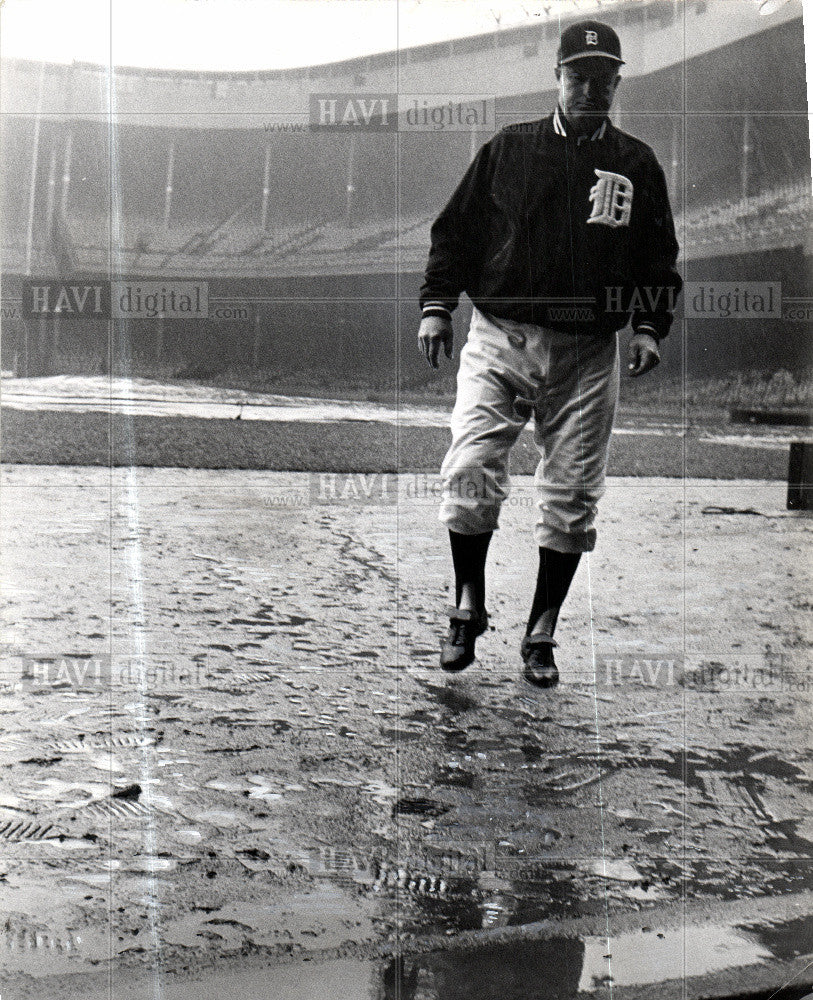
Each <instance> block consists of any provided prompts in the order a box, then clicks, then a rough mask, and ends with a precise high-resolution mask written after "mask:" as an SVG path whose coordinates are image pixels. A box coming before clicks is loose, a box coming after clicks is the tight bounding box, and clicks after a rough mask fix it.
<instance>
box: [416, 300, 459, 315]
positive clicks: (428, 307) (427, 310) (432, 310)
mask: <svg viewBox="0 0 813 1000" xmlns="http://www.w3.org/2000/svg"><path fill="white" fill-rule="evenodd" d="M421 315H422V316H442V317H444V318H445V319H451V318H452V310H451V309H450V308H449V307H448V306H447V305H446V304H445V303H444V302H437V301H430V302H424V303H423V305H422V306H421Z"/></svg>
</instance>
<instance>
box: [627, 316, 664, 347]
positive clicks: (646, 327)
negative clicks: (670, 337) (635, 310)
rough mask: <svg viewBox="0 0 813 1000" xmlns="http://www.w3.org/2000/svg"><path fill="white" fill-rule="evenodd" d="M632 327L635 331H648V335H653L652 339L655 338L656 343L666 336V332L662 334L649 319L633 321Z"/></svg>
mask: <svg viewBox="0 0 813 1000" xmlns="http://www.w3.org/2000/svg"><path fill="white" fill-rule="evenodd" d="M632 328H633V330H634V331H635V332H636V333H648V334H649V336H650V337H654V339H655V340H657V341H658V343H660V341H661V340H662V338H663V337H665V336H666V334H662V333H661V332H660V331H659V330H658V328H657V327H656V326H655V324H654V323H651V322H650V321H649V320H640V321H637V322H633V324H632Z"/></svg>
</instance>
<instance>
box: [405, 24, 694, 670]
mask: <svg viewBox="0 0 813 1000" xmlns="http://www.w3.org/2000/svg"><path fill="white" fill-rule="evenodd" d="M622 63H623V60H622V58H621V44H620V42H619V39H618V36H617V35H616V33H615V32H614V31H613V29H612V28H611V27H610V26H609V25H606V24H603V23H601V22H599V21H582V22H579V23H577V24H572V25H570V26H569V27H568V28H567V29H565V31H564V32H563V33H562V35H561V38H560V45H559V50H558V53H557V60H556V68H555V75H556V79H557V81H558V91H559V103H558V106H557V108H556V109H555V111H554V112H553V114H551V115H549V116H548V117H546V118H543V119H541V120H539V121H533V122H526V123H522V124H519V125H511V126H508V127H506V128H505V129H503V130H502V131H501V132H499V133H498V134H497V135H496V136H495V137H494V138H493V139H492V140H491V141H490V142H487V143H486V144H485V146H483V147H482V149H481V150H480V152H479V153H478V155H477V156H476V157H475V159H474V160H473V162H472V164H471V166H470V167H469V169H468V171H467V172H466V174H465V176H464V177H463V180H462V181H461V182H460V184H459V186H458V188H457V190H456V191H455V192H454V194H453V195H452V197H451V200H450V201H449V203H448V205H447V206H446V207H445V208H444V209H443V211H442V212H441V214H440V215H439V216H438V218H437V220H436V221H435V223H434V225H433V226H432V247H431V251H430V254H429V261H428V264H427V268H426V279H425V282H424V285H423V287H422V289H421V307H422V310H423V316H422V320H421V326H420V332H419V343H420V346H421V349H422V351H423V352H424V354H425V356H426V358H427V360H428V361H429V363H430V365H432V367H434V368H437V366H438V363H439V358H440V352H441V349H443V351H444V353H445V355H446V357H447V358H450V357H451V355H452V322H451V313H452V310H453V309H454V308H455V307H456V305H457V302H458V298H459V296H460V293H461V292H464V291H465V292H466V293H467V294H468V296H469V298H470V299H471V300H472V302H473V304H474V313H473V317H472V322H471V328H470V330H469V336H468V341H467V343H466V345H465V347H464V348H463V350H462V353H461V357H460V369H459V372H458V376H457V399H456V402H455V407H454V412H453V414H452V422H451V429H452V444H451V447H450V448H449V451H448V453H447V455H446V458H445V459H444V462H443V467H442V470H441V477H442V479H443V501H442V506H441V515H440V516H441V520H442V521H443V522H444V523H445V524H446V525H447V527H448V529H449V538H450V541H451V548H452V561H453V565H454V572H455V606H454V608H452V609H450V614H449V617H450V627H449V633H448V636H447V637H446V639H445V640H444V642H443V645H442V649H441V666H442V667H443V668H444V669H445V670H450V671H456V670H462V669H463V668H465V667H466V666H468V665H469V664H470V663H471V662H472V661H473V659H474V655H475V640H476V639H477V637H478V636H479V635H481V634H482V633H483V632H484V631H485V629H486V627H487V623H488V615H487V612H486V595H485V564H486V555H487V552H488V546H489V542H490V540H491V535H492V532H493V531H494V530H495V529H496V527H497V523H498V519H499V513H500V505H501V503H502V502H503V501H504V500H505V498H506V496H507V495H508V488H509V477H508V457H509V452H510V450H511V447H512V445H513V444H514V443H515V442H516V440H517V438H518V436H519V434H520V432H521V430H522V429H523V427H524V426H525V424H526V423H527V421H528V420H529V419H530V417H531V416H532V415H533V417H534V432H535V440H536V444H537V447H538V449H539V451H540V454H541V460H540V462H539V466H538V468H537V471H536V476H535V489H536V493H537V502H538V508H539V515H538V519H537V523H536V529H535V536H536V542H537V545H538V546H539V575H538V578H537V582H536V590H535V593H534V596H533V600H532V602H531V608H530V614H529V616H528V623H527V628H526V634H525V637H524V639H523V641H522V646H521V656H522V660H523V663H524V676H525V678H526V679H527V680H528V681H530V682H531V683H532V684H536V685H538V686H540V687H549V686H551V685H553V684H555V683H556V682H557V680H558V671H557V668H556V664H555V661H554V656H553V647H554V646H555V645H556V642H555V641H554V638H553V635H554V629H555V627H556V621H557V618H558V615H559V609H560V607H561V605H562V602H563V601H564V599H565V596H566V594H567V592H568V589H569V587H570V584H571V581H572V579H573V576H574V574H575V572H576V567H577V566H578V563H579V559H580V557H581V554H582V552H590V551H592V549H593V547H594V546H595V541H596V532H595V529H594V527H593V523H594V520H595V514H596V505H597V503H598V500H599V498H600V497H601V496H602V494H603V492H604V477H605V469H606V465H607V451H608V446H609V441H610V432H611V430H612V425H613V419H614V416H615V407H616V401H617V397H618V366H619V362H618V343H617V332H618V330H619V329H621V328H622V327H624V326H626V325H627V323H631V325H632V330H633V335H632V337H631V339H630V342H629V351H628V358H627V365H628V373H629V374H630V375H631V376H633V377H637V376H639V375H643V374H644V373H645V372H648V371H650V370H651V369H652V368H654V367H655V365H657V364H658V361H659V353H658V343H659V341H660V340H661V339H662V338H663V337H665V336H666V334H667V333H668V331H669V327H670V325H671V322H672V315H673V311H674V307H675V300H676V298H677V295H678V294H679V292H680V289H681V287H682V282H681V279H680V276H679V274H678V273H677V270H676V268H675V265H676V261H677V256H678V244H677V241H676V239H675V231H674V224H673V221H672V213H671V210H670V207H669V199H668V195H667V190H666V182H665V179H664V175H663V171H662V170H661V167H660V165H659V164H658V162H657V160H656V158H655V154H654V153H653V151H652V150H651V149H650V148H649V146H647V145H646V144H645V143H643V142H641V141H640V140H638V139H635V138H633V137H632V136H629V135H626V134H625V133H624V132H621V131H620V130H619V129H617V128H615V127H614V126H613V125H612V124H611V123H610V121H609V119H608V117H607V115H608V113H609V111H610V107H611V105H612V102H613V97H614V95H615V91H616V88H617V87H618V84H619V81H620V79H621V78H620V76H619V72H618V71H619V67H620V66H621V65H622Z"/></svg>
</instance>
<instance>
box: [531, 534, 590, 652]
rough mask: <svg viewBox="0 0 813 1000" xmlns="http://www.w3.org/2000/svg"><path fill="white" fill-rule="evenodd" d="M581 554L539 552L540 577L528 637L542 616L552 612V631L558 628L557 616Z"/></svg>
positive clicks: (532, 607)
mask: <svg viewBox="0 0 813 1000" xmlns="http://www.w3.org/2000/svg"><path fill="white" fill-rule="evenodd" d="M581 555H582V554H581V552H556V551H555V550H554V549H543V548H540V550H539V575H538V576H537V578H536V592H535V593H534V601H533V604H532V606H531V614H530V617H529V618H528V629H527V632H526V635H530V634H531V632H532V631H533V628H534V626H535V625H536V623H537V621H539V618H540V616H541V615H543V614H544V613H545V612H546V611H552V609H556V611H552V616H551V617H552V621H551V622H550V631H551V634H552V633H553V629H554V628H555V626H556V614H557V612H558V609H559V607H560V606H561V604H562V602H563V601H564V599H565V597H566V596H567V592H568V590H569V589H570V584H571V583H572V581H573V577H574V575H575V573H576V567H577V566H578V565H579V559H581Z"/></svg>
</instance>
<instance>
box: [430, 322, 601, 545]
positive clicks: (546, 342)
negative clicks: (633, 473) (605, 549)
mask: <svg viewBox="0 0 813 1000" xmlns="http://www.w3.org/2000/svg"><path fill="white" fill-rule="evenodd" d="M617 400H618V338H617V335H615V334H613V335H612V336H609V337H608V336H606V335H604V336H600V335H594V336H593V335H591V336H581V335H574V334H570V333H561V332H559V331H556V330H548V329H546V328H544V327H540V326H533V325H531V324H528V323H516V322H513V321H512V320H505V319H499V318H497V317H494V316H490V315H486V314H484V313H481V312H480V311H479V310H478V309H475V310H474V315H473V316H472V321H471V328H470V330H469V338H468V342H467V343H466V345H465V347H464V348H463V351H462V353H461V356H460V369H459V371H458V375H457V399H456V402H455V406H454V411H453V413H452V423H451V428H452V445H451V447H450V449H449V451H448V452H447V454H446V458H445V459H444V461H443V466H442V468H441V477H442V480H443V500H442V504H441V511H440V519H441V521H442V522H443V523H444V524H446V525H447V527H448V528H450V529H451V530H452V531H456V532H459V533H460V534H464V535H475V534H479V533H481V532H485V531H493V530H494V529H495V528H497V524H498V520H499V515H500V507H501V505H502V503H503V501H504V500H505V499H506V497H507V496H508V492H509V488H510V478H509V475H508V458H509V452H510V450H511V447H512V445H513V444H514V443H515V442H516V440H517V438H518V437H519V434H520V431H521V430H522V429H523V427H524V426H525V424H526V423H527V422H528V420H529V419H530V417H531V415H533V417H534V440H535V442H536V446H537V448H538V449H539V452H540V455H541V459H540V462H539V465H538V467H537V470H536V475H535V479H534V485H535V492H536V498H537V506H538V509H539V514H538V518H537V523H536V527H535V531H534V534H535V538H536V542H537V545H539V546H545V547H546V548H550V549H555V550H556V551H558V552H590V551H592V549H593V548H594V546H595V543H596V532H595V529H594V527H593V523H594V521H595V516H596V507H597V504H598V501H599V499H600V498H601V496H602V494H603V493H604V479H605V472H606V468H607V455H608V449H609V443H610V433H611V431H612V426H613V419H614V417H615V409H616V403H617Z"/></svg>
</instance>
